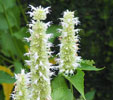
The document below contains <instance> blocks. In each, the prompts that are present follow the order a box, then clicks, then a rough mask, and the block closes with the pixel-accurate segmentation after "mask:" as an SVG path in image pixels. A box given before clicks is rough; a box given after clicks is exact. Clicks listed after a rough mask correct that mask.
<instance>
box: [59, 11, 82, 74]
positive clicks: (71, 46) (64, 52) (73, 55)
mask: <svg viewBox="0 0 113 100" xmlns="http://www.w3.org/2000/svg"><path fill="white" fill-rule="evenodd" d="M60 19H61V21H62V22H61V25H62V29H60V31H61V33H62V35H61V38H62V39H61V45H60V54H59V55H60V65H59V69H60V71H59V73H64V74H66V75H73V74H74V71H75V69H76V68H77V67H79V62H80V61H81V57H80V56H78V55H77V51H78V42H79V38H78V35H77V34H78V32H79V31H80V29H74V27H75V25H78V24H80V21H79V20H78V17H76V18H74V12H71V11H68V10H67V11H65V12H64V14H63V18H60ZM75 33H77V34H76V36H75Z"/></svg>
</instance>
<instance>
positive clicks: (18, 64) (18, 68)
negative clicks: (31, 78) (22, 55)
mask: <svg viewBox="0 0 113 100" xmlns="http://www.w3.org/2000/svg"><path fill="white" fill-rule="evenodd" d="M14 66H15V67H14V72H15V73H20V72H21V69H22V67H23V66H22V64H21V62H20V61H15V62H14Z"/></svg>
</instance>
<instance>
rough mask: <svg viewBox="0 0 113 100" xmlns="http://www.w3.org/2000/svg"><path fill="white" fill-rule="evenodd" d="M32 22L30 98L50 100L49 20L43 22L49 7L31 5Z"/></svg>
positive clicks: (32, 99) (33, 99)
mask: <svg viewBox="0 0 113 100" xmlns="http://www.w3.org/2000/svg"><path fill="white" fill-rule="evenodd" d="M30 7H31V9H32V12H29V14H30V16H32V24H30V25H29V26H30V31H31V32H32V34H31V42H30V52H31V54H30V63H29V61H26V62H27V63H28V64H31V65H30V70H31V100H50V99H49V98H50V97H51V87H50V71H49V68H50V63H49V61H48V52H49V51H50V46H51V43H49V42H48V39H49V37H50V36H51V35H50V36H49V35H48V34H46V31H47V28H48V27H49V26H50V23H51V22H48V23H44V22H43V21H42V20H45V19H46V17H47V14H48V13H49V8H50V7H48V8H43V7H41V6H39V7H36V8H35V7H33V6H31V5H30Z"/></svg>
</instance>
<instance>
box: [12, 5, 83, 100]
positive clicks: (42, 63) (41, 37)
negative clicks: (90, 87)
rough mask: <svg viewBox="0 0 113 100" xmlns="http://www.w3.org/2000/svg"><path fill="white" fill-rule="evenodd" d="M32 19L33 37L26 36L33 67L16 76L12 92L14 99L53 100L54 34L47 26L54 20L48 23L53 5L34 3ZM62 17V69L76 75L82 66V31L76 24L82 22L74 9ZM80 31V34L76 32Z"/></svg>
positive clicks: (30, 26)
mask: <svg viewBox="0 0 113 100" xmlns="http://www.w3.org/2000/svg"><path fill="white" fill-rule="evenodd" d="M30 8H31V12H28V13H29V14H30V17H31V18H32V20H31V23H30V24H29V32H30V34H31V36H30V37H29V38H26V37H25V38H24V39H25V40H26V41H27V42H30V49H29V52H28V53H25V54H24V56H28V57H29V60H25V62H26V65H28V66H30V72H29V73H27V74H25V72H24V70H22V72H21V74H18V75H16V76H15V77H16V79H17V81H16V87H15V91H14V92H15V93H14V94H12V97H13V99H14V100H51V87H50V75H51V74H52V73H50V70H49V69H50V67H51V64H50V63H49V61H48V57H49V56H51V52H50V47H51V46H52V44H51V43H50V42H49V41H48V39H49V38H51V36H52V35H51V34H46V31H47V28H48V27H49V26H50V24H51V22H48V23H44V22H43V20H45V19H46V17H47V14H48V13H49V8H50V7H48V8H42V7H41V6H39V7H36V8H35V7H33V6H31V5H30ZM60 19H61V25H62V29H59V31H60V32H61V33H62V35H61V44H60V53H59V56H60V58H59V61H60V62H59V72H60V73H64V74H66V75H72V74H74V71H75V69H76V68H77V67H79V66H80V65H79V62H80V61H81V57H80V56H78V55H77V51H78V42H79V37H78V32H79V31H80V29H75V28H74V27H75V25H78V24H79V23H80V22H79V20H78V17H75V18H74V12H71V11H68V10H67V11H65V12H64V15H63V18H60ZM75 33H76V35H75Z"/></svg>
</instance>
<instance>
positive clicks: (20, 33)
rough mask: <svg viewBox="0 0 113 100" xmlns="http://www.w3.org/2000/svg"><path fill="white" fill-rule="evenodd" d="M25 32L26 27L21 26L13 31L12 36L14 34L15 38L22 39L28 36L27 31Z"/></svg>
mask: <svg viewBox="0 0 113 100" xmlns="http://www.w3.org/2000/svg"><path fill="white" fill-rule="evenodd" d="M26 32H27V28H26V27H23V28H21V29H20V30H19V31H17V32H15V33H14V34H13V36H15V37H16V38H17V39H20V40H24V37H29V35H28V33H26Z"/></svg>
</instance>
